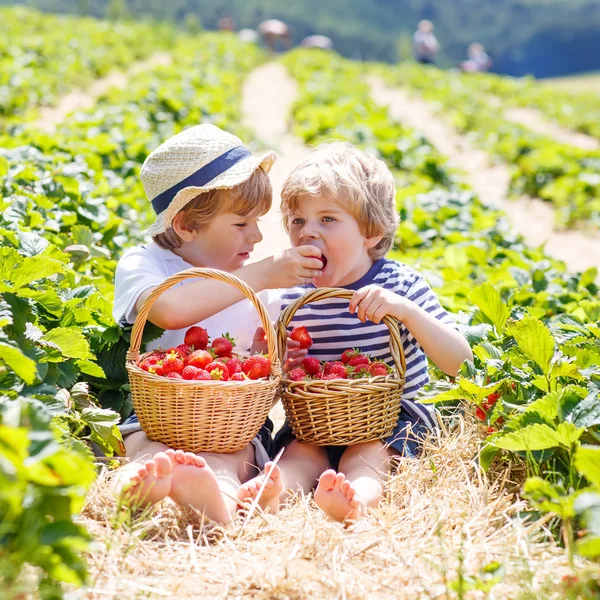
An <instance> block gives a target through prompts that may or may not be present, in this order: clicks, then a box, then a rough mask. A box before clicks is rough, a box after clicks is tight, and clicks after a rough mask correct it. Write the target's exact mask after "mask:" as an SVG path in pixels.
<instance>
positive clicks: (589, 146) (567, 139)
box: [504, 108, 600, 150]
mask: <svg viewBox="0 0 600 600" xmlns="http://www.w3.org/2000/svg"><path fill="white" fill-rule="evenodd" d="M504 118H506V119H508V120H509V121H513V122H514V123H519V124H521V125H525V127H527V128H529V129H531V130H532V131H535V133H539V134H540V135H544V136H548V137H550V138H552V139H554V140H556V141H557V142H561V143H562V144H568V145H570V146H577V147H578V148H582V149H583V150H598V149H600V140H597V139H596V138H593V137H591V136H589V135H585V134H584V133H579V132H577V131H572V130H571V129H566V128H565V127H561V126H560V125H558V124H557V123H553V122H552V121H549V120H548V119H546V118H545V117H544V115H542V114H541V113H540V112H539V111H537V110H535V109H534V108H511V109H509V110H505V111H504Z"/></svg>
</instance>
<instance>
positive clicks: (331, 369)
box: [323, 360, 348, 379]
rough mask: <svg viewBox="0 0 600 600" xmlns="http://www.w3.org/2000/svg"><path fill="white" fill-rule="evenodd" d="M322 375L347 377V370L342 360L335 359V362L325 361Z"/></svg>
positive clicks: (339, 377)
mask: <svg viewBox="0 0 600 600" xmlns="http://www.w3.org/2000/svg"><path fill="white" fill-rule="evenodd" d="M323 375H335V376H336V377H337V378H338V379H347V378H348V372H347V371H346V366H345V365H344V363H343V362H340V361H339V360H336V361H335V362H330V363H325V367H324V368H323Z"/></svg>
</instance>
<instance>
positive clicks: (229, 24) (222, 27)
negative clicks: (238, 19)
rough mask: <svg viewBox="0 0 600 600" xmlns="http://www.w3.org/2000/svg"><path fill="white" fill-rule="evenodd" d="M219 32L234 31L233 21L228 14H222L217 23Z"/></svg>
mask: <svg viewBox="0 0 600 600" xmlns="http://www.w3.org/2000/svg"><path fill="white" fill-rule="evenodd" d="M217 27H218V29H219V31H235V21H234V20H233V17H232V16H231V15H230V14H229V13H224V14H223V16H222V17H221V18H220V19H219V21H218V22H217Z"/></svg>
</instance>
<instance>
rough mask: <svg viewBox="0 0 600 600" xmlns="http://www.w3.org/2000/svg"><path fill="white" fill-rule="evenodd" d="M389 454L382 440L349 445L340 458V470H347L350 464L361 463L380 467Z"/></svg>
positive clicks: (369, 466) (365, 465) (370, 466)
mask: <svg viewBox="0 0 600 600" xmlns="http://www.w3.org/2000/svg"><path fill="white" fill-rule="evenodd" d="M388 456H389V452H388V449H387V448H386V447H385V445H384V443H383V442H382V441H381V440H373V441H372V442H363V443H362V444H354V445H353V446H348V447H347V448H346V450H344V453H343V454H342V457H341V458H340V465H339V470H340V471H342V472H345V471H346V470H347V469H348V467H349V466H355V465H356V464H360V465H362V466H364V467H367V468H378V467H379V466H380V465H381V464H383V463H384V462H385V461H386V460H387V458H388Z"/></svg>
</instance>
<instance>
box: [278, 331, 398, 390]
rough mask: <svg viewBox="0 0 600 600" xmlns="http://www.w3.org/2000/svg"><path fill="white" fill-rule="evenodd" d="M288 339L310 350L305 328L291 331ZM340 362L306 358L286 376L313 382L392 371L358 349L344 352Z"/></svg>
mask: <svg viewBox="0 0 600 600" xmlns="http://www.w3.org/2000/svg"><path fill="white" fill-rule="evenodd" d="M290 338H291V339H293V340H295V341H297V342H300V348H310V347H311V346H312V339H311V337H310V335H309V333H308V330H307V329H306V327H295V328H294V329H292V332H291V334H290ZM340 358H341V360H335V361H329V362H328V361H320V360H319V359H318V358H315V357H314V356H306V357H305V358H304V360H303V361H302V363H301V366H300V367H298V368H296V369H292V370H291V371H289V372H288V374H287V379H290V380H291V381H314V380H316V379H321V380H324V381H331V380H333V379H361V378H363V377H377V376H380V375H383V376H385V375H389V374H390V373H391V372H392V369H391V368H390V367H389V366H388V365H386V364H385V363H384V362H381V361H374V362H372V361H371V358H370V357H369V356H368V355H366V354H364V353H363V352H361V351H360V350H359V349H358V348H354V349H352V350H344V352H343V353H342V356H341V357H340Z"/></svg>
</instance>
